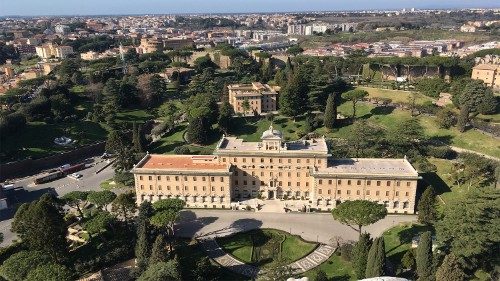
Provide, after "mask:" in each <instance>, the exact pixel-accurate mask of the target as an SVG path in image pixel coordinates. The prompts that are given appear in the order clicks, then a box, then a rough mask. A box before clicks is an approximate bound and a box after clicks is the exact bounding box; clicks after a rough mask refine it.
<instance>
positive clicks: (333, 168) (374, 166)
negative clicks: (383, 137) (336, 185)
mask: <svg viewBox="0 0 500 281" xmlns="http://www.w3.org/2000/svg"><path fill="white" fill-rule="evenodd" d="M316 173H318V174H342V175H349V174H362V175H372V176H389V175H390V176H407V177H408V176H409V177H418V172H417V171H416V170H415V168H413V166H412V165H411V164H410V162H408V160H407V159H406V158H403V159H382V158H349V159H332V160H330V161H328V167H327V168H325V169H318V170H317V171H316Z"/></svg>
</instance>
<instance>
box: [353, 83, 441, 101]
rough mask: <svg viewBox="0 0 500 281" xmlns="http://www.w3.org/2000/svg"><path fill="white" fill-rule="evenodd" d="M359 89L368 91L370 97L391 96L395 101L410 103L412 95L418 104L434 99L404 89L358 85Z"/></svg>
mask: <svg viewBox="0 0 500 281" xmlns="http://www.w3.org/2000/svg"><path fill="white" fill-rule="evenodd" d="M358 89H362V90H365V91H367V92H368V95H369V97H370V98H389V99H391V100H392V102H394V103H408V102H409V100H410V97H411V96H412V95H414V96H415V98H416V100H415V102H416V103H417V104H423V103H424V102H426V101H433V100H434V99H432V98H430V97H428V96H425V95H422V94H420V93H416V92H409V91H402V90H388V89H379V88H372V87H358Z"/></svg>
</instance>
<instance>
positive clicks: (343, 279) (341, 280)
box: [328, 275, 351, 281]
mask: <svg viewBox="0 0 500 281" xmlns="http://www.w3.org/2000/svg"><path fill="white" fill-rule="evenodd" d="M349 280H351V276H349V275H341V276H334V277H332V278H329V279H328V281H349Z"/></svg>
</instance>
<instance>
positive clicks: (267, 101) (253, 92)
mask: <svg viewBox="0 0 500 281" xmlns="http://www.w3.org/2000/svg"><path fill="white" fill-rule="evenodd" d="M228 90H229V104H231V105H232V106H233V109H234V112H236V113H241V114H244V115H247V114H261V113H264V112H271V111H276V110H277V106H278V95H279V90H280V89H279V87H278V86H269V85H267V84H262V83H260V82H253V83H252V84H232V85H228Z"/></svg>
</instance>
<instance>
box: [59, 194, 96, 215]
mask: <svg viewBox="0 0 500 281" xmlns="http://www.w3.org/2000/svg"><path fill="white" fill-rule="evenodd" d="M88 195H89V193H88V192H86V191H71V192H69V193H66V194H65V195H64V196H63V197H62V199H63V200H64V202H66V204H67V205H68V206H70V207H71V208H75V209H76V210H77V212H78V215H79V217H80V219H82V218H83V212H82V209H81V205H82V204H84V203H86V201H87V196H88Z"/></svg>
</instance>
